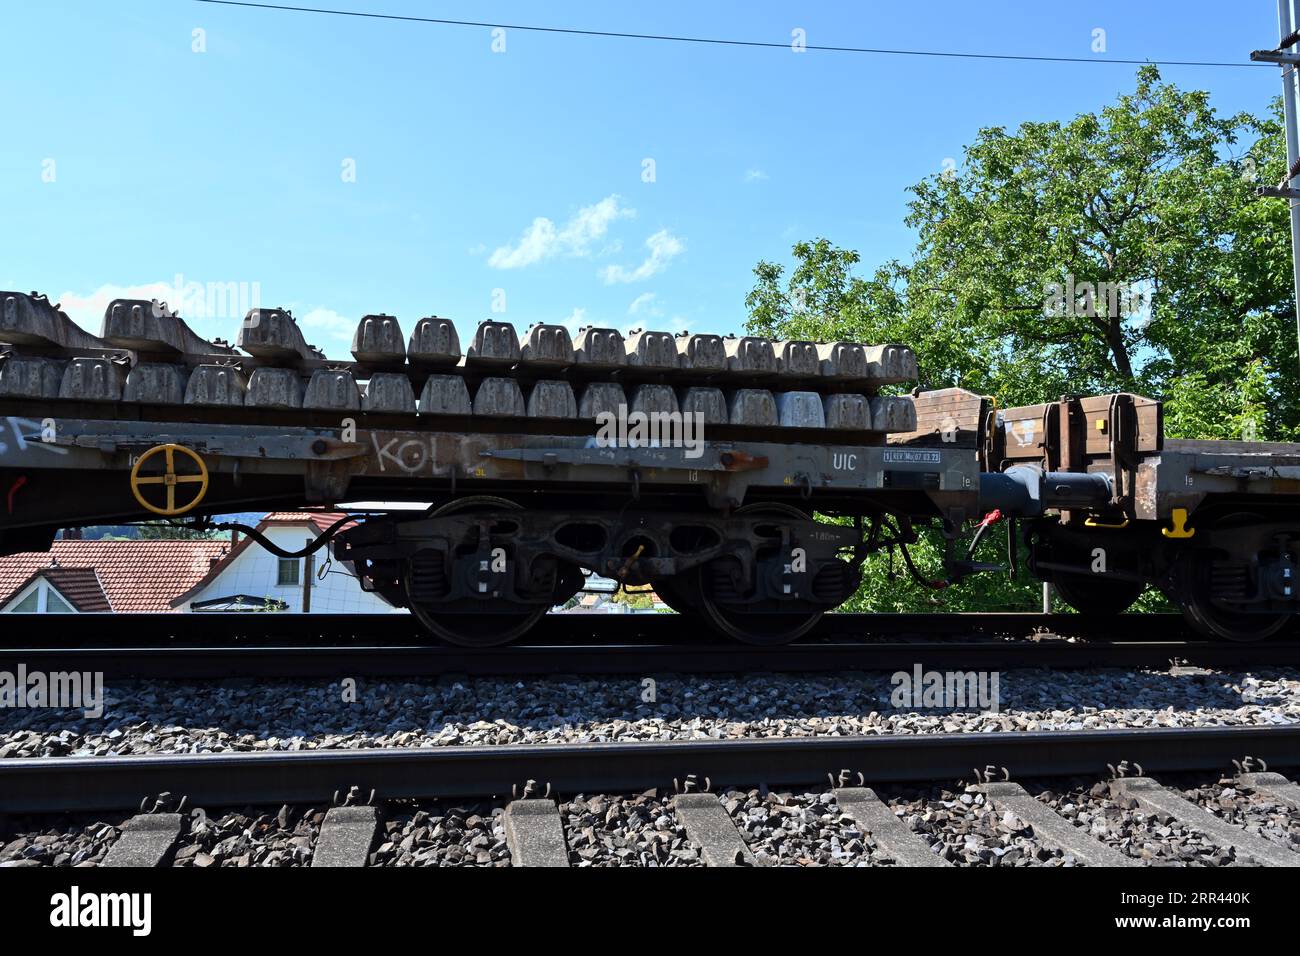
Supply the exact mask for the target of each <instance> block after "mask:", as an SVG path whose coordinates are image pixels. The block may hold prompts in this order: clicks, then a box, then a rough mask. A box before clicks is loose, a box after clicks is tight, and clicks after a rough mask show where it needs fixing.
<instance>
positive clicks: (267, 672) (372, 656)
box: [0, 639, 1300, 680]
mask: <svg viewBox="0 0 1300 956" xmlns="http://www.w3.org/2000/svg"><path fill="white" fill-rule="evenodd" d="M917 661H928V662H941V663H942V664H943V665H944V666H945V667H946V668H949V669H963V670H964V669H979V670H985V671H990V670H1011V669H1014V668H1033V667H1044V668H1051V669H1054V670H1070V669H1083V668H1097V667H1127V668H1138V667H1142V668H1171V667H1175V666H1177V667H1188V666H1190V667H1204V668H1208V667H1217V668H1223V667H1248V666H1254V665H1260V664H1273V665H1286V664H1297V663H1300V642H1295V641H1285V642H1274V643H1271V644H1269V645H1268V646H1267V647H1263V648H1259V647H1255V648H1250V647H1243V646H1242V645H1237V644H1228V643H1220V642H1207V641H1091V642H1086V643H1073V642H1069V641H1064V640H1059V639H1058V640H1050V641H1028V640H1021V641H1015V642H1010V641H988V640H976V641H912V642H908V643H892V642H879V643H872V642H864V641H836V642H827V643H814V644H806V645H805V644H795V645H788V646H782V647H765V648H753V649H748V650H746V651H745V652H744V653H741V654H738V653H737V652H736V650H735V648H734V646H729V645H717V644H707V645H703V646H699V647H691V646H683V645H677V644H610V645H603V646H582V645H578V646H565V645H532V644H528V645H521V646H512V647H507V648H491V649H477V650H469V649H464V648H445V647H404V646H400V645H399V646H393V645H367V644H358V645H355V646H351V647H345V646H338V645H328V644H327V645H318V646H312V645H296V646H289V647H282V646H264V647H254V646H249V645H239V646H211V647H202V646H183V647H156V646H136V647H117V648H111V649H109V648H89V649H83V648H66V647H61V648H50V647H7V648H3V649H0V670H8V671H14V670H15V669H16V668H17V667H18V666H19V665H20V664H21V665H25V666H26V668H27V669H28V671H29V672H30V671H36V670H40V671H45V672H54V671H69V670H77V671H83V672H84V671H93V672H100V673H103V674H105V675H106V676H107V677H112V678H151V679H168V680H212V679H219V678H225V677H228V678H241V677H247V678H255V677H260V678H304V679H306V678H331V679H333V678H337V677H338V676H339V675H340V674H346V675H348V676H352V677H408V678H415V677H430V676H438V675H443V674H456V675H462V674H463V675H473V676H492V675H518V676H545V675H558V674H575V675H577V674H654V673H664V672H679V673H689V674H710V673H735V672H737V671H742V672H743V671H749V672H754V671H762V672H774V671H786V672H801V673H816V672H822V673H830V672H836V671H853V670H886V671H896V670H900V669H908V668H911V667H912V665H913V664H915V663H916V662H917Z"/></svg>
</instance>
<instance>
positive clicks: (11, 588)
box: [0, 541, 229, 612]
mask: <svg viewBox="0 0 1300 956" xmlns="http://www.w3.org/2000/svg"><path fill="white" fill-rule="evenodd" d="M228 546H229V542H226V541H55V542H54V543H53V545H52V547H51V548H50V550H49V551H29V552H23V553H20V554H11V555H8V556H5V557H0V605H4V604H6V603H8V602H9V600H10V599H12V598H13V596H14V595H15V594H16V593H18V591H20V590H21V589H22V588H23V587H25V586H26V585H27V584H28V583H30V582H31V580H32V576H33V575H34V574H36V573H38V572H41V571H47V570H48V571H55V572H56V573H63V572H66V571H72V570H80V571H84V570H86V569H93V570H94V572H95V574H96V576H97V581H98V584H99V586H100V588H101V589H102V591H103V594H104V595H105V596H106V597H107V600H108V604H109V605H110V606H111V609H112V610H114V611H119V612H123V611H125V612H131V611H135V612H157V611H170V610H171V600H172V598H174V597H175V596H176V595H178V594H180V593H182V592H184V591H187V590H188V589H189V588H191V587H193V586H194V584H195V582H197V581H199V580H200V579H201V578H203V576H204V575H205V574H207V572H208V569H209V567H210V565H211V560H212V559H213V558H218V557H220V556H221V554H222V552H223V551H225V550H226V549H227V548H228ZM52 560H54V561H57V562H58V567H57V568H51V562H52ZM50 580H51V583H53V584H54V586H55V587H57V588H59V590H60V592H63V587H62V586H61V584H60V583H59V581H56V580H54V579H53V578H51V579H50ZM64 580H65V581H68V582H72V581H73V580H75V581H76V583H75V584H74V583H69V584H68V586H69V587H70V588H72V589H73V590H74V591H77V592H78V593H79V594H81V593H83V592H82V589H83V588H85V587H86V579H85V576H84V575H82V576H81V577H80V578H77V579H74V578H70V577H65V578H64ZM67 596H68V597H69V599H71V598H72V595H67ZM87 600H89V598H88V597H87ZM105 610H107V608H105Z"/></svg>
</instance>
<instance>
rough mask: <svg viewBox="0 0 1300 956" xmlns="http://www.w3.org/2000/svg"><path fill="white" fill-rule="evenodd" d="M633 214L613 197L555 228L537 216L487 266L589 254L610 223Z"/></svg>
mask: <svg viewBox="0 0 1300 956" xmlns="http://www.w3.org/2000/svg"><path fill="white" fill-rule="evenodd" d="M635 215H636V210H635V209H629V208H628V207H626V206H624V205H623V201H622V199H621V198H620V197H619V196H617V195H614V196H606V197H605V198H604V199H602V200H601V201H600V202H598V203H595V204H593V205H590V206H583V207H582V208H581V209H579V210H578V212H577V213H576V214H575V215H573V216H572V217H571V218H570V219H569V220H568V222H566V223H565V224H564V225H563V226H562V227H560V228H558V229H557V228H556V226H555V223H554V222H552V221H551V220H550V219H547V218H546V217H545V216H538V217H537V218H536V219H534V220H533V222H532V225H530V226H529V227H528V228H527V229H525V230H524V232H523V235H521V236H520V237H519V241H518V242H517V243H515V244H514V245H510V244H507V245H504V246H499V247H497V248H496V249H494V250H493V251H492V255H490V256H488V265H490V266H491V267H492V268H494V269H522V268H523V267H525V266H531V265H534V264H536V263H538V262H541V261H542V260H543V259H551V258H553V257H555V256H559V255H565V256H574V257H582V256H587V255H590V254H591V246H592V244H593V243H595V242H596V241H597V240H599V239H602V238H603V237H604V236H605V234H606V233H607V232H608V231H609V226H610V223H612V222H615V221H616V220H619V219H630V218H632V217H633V216H635Z"/></svg>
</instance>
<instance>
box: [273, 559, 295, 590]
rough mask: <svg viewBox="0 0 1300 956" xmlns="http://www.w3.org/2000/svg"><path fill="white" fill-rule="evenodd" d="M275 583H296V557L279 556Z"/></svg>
mask: <svg viewBox="0 0 1300 956" xmlns="http://www.w3.org/2000/svg"><path fill="white" fill-rule="evenodd" d="M275 583H276V584H280V585H288V584H297V583H298V559H297V558H281V559H280V570H279V575H278V577H277V578H276V582H275Z"/></svg>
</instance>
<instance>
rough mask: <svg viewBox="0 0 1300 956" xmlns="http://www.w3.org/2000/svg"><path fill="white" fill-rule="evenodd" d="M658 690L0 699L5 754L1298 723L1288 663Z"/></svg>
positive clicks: (224, 690) (385, 687) (153, 688)
mask: <svg viewBox="0 0 1300 956" xmlns="http://www.w3.org/2000/svg"><path fill="white" fill-rule="evenodd" d="M655 689H656V695H657V699H656V700H654V701H649V702H647V701H644V700H642V693H643V690H644V688H643V685H642V683H641V681H640V679H638V678H626V677H621V676H620V677H613V678H593V677H581V678H579V677H569V678H566V677H548V678H544V679H529V680H527V681H523V680H502V679H488V678H480V679H468V678H466V679H461V680H448V679H443V680H437V681H429V682H410V681H371V680H361V681H358V682H357V690H356V694H357V699H356V700H355V702H345V700H344V697H343V690H342V687H341V685H340V684H339V683H328V682H323V681H322V682H303V681H259V682H253V681H226V682H209V683H190V682H184V683H182V682H175V683H169V682H161V681H126V682H122V683H118V684H115V685H113V686H111V687H109V688H107V690H106V706H105V711H104V714H103V716H102V717H100V718H93V719H92V718H86V717H84V716H83V715H82V714H81V713H80V712H79V711H67V710H56V709H39V708H30V709H29V708H22V709H5V710H0V759H4V758H15V757H42V756H108V755H118V754H135V753H198V752H218V751H255V750H308V749H317V748H349V747H436V746H448V745H499V744H525V743H527V744H545V743H561V742H583V741H637V740H670V739H699V738H714V739H734V738H741V737H750V738H754V737H807V736H828V735H830V736H847V735H854V734H935V733H980V732H988V731H1003V732H1014V731H1033V730H1100V729H1108V728H1115V729H1118V728H1133V727H1204V726H1231V725H1237V726H1242V725H1253V726H1267V725H1280V724H1294V723H1297V722H1300V677H1297V675H1296V673H1295V672H1294V671H1292V670H1261V671H1259V672H1257V673H1254V674H1246V673H1211V674H1193V675H1178V676H1172V675H1170V674H1167V673H1161V672H1155V671H1125V670H1097V671H1072V672H1071V673H1070V675H1069V678H1068V680H1063V679H1061V677H1060V675H1057V674H1053V673H1051V672H1048V671H1041V670H1019V671H1006V672H1004V673H1002V674H1001V679H1000V691H1001V708H1000V712H998V713H993V712H985V713H980V712H978V711H977V710H975V709H972V708H966V709H961V710H930V709H927V710H922V711H917V710H911V709H902V708H895V707H893V706H892V705H891V703H890V694H891V691H892V690H893V685H891V683H890V675H889V674H888V673H861V672H855V673H848V674H841V675H821V674H818V675H800V674H745V675H737V676H734V677H718V676H717V675H708V676H699V675H658V676H657V677H656V688H655Z"/></svg>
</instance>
